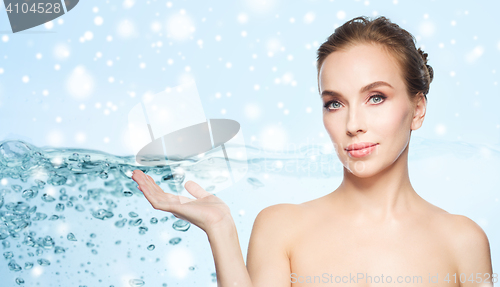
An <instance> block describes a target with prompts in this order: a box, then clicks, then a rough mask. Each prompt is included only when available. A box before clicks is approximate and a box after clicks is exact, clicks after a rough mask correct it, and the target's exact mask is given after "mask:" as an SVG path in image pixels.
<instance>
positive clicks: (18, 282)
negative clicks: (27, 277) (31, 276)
mask: <svg viewBox="0 0 500 287" xmlns="http://www.w3.org/2000/svg"><path fill="white" fill-rule="evenodd" d="M16 283H17V285H21V284H24V279H23V278H21V277H17V278H16Z"/></svg>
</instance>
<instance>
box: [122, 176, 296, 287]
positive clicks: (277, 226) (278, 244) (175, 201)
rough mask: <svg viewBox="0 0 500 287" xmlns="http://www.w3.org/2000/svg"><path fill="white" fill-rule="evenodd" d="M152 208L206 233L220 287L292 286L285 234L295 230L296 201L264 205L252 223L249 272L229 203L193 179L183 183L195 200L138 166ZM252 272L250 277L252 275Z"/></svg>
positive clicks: (286, 235)
mask: <svg viewBox="0 0 500 287" xmlns="http://www.w3.org/2000/svg"><path fill="white" fill-rule="evenodd" d="M132 179H133V180H135V181H136V182H137V183H138V184H139V187H138V188H139V190H141V191H142V193H143V194H144V196H145V197H146V199H147V200H148V201H149V202H150V203H151V205H152V206H153V208H154V209H157V210H163V211H167V212H171V213H172V214H174V215H175V216H176V217H178V218H181V219H184V220H186V221H189V222H191V223H192V224H194V225H196V226H198V227H200V228H201V229H202V230H203V231H205V233H206V234H207V236H208V240H209V242H210V247H211V249H212V254H213V257H214V262H215V270H216V273H217V281H218V282H217V286H219V287H235V286H237V287H268V286H273V287H285V286H286V287H290V284H291V282H290V261H289V259H288V255H287V254H288V253H287V238H289V237H290V236H289V234H290V232H291V230H292V226H291V224H290V222H293V221H292V220H291V219H292V215H293V212H292V211H293V208H292V205H286V204H279V205H275V206H271V207H267V208H265V209H264V210H262V211H261V212H260V213H259V214H258V215H257V218H256V220H255V223H254V227H253V230H252V235H251V238H250V244H249V250H248V271H247V268H246V267H245V262H244V261H243V255H242V252H241V248H240V244H239V241H238V233H237V230H236V226H235V224H234V220H233V218H232V216H231V213H230V210H229V207H228V206H227V205H226V204H225V203H224V202H223V201H222V200H221V199H220V198H218V197H216V196H214V195H213V194H210V193H209V192H207V191H205V190H204V189H203V188H202V187H201V186H199V185H198V184H196V183H195V182H192V181H189V182H187V183H186V184H185V188H186V190H187V191H188V192H189V193H190V194H191V195H193V196H194V197H195V198H196V199H192V198H187V197H184V196H180V195H173V194H169V193H165V192H164V191H163V190H162V189H161V188H160V187H159V186H158V185H157V184H156V183H155V181H154V180H153V178H151V177H150V176H149V175H146V174H144V173H143V172H142V171H140V170H134V174H133V175H132ZM250 277H251V278H250Z"/></svg>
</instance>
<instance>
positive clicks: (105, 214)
mask: <svg viewBox="0 0 500 287" xmlns="http://www.w3.org/2000/svg"><path fill="white" fill-rule="evenodd" d="M113 215H114V214H113V212H111V211H108V210H106V209H99V210H97V211H95V212H92V216H93V217H95V218H97V219H100V220H105V219H108V218H111V217H113Z"/></svg>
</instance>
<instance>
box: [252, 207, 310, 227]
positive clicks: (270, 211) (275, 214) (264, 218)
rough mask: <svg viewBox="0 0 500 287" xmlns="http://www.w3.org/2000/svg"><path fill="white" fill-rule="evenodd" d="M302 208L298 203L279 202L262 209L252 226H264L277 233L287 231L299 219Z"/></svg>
mask: <svg viewBox="0 0 500 287" xmlns="http://www.w3.org/2000/svg"><path fill="white" fill-rule="evenodd" d="M302 209H303V208H301V206H300V205H297V204H291V203H280V204H275V205H271V206H268V207H266V208H264V209H262V210H261V211H260V212H259V214H257V217H256V218H255V223H254V228H255V227H259V228H261V227H262V228H266V229H270V230H271V229H272V230H275V232H277V233H285V232H289V229H291V228H293V225H294V224H295V223H296V222H297V220H299V218H300V216H301V214H302Z"/></svg>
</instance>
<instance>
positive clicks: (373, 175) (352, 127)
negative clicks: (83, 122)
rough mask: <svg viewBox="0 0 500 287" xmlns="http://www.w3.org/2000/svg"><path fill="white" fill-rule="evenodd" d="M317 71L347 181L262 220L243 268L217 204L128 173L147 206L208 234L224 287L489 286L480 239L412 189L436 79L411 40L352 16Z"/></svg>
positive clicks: (464, 221) (461, 219) (463, 220)
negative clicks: (414, 147)
mask: <svg viewBox="0 0 500 287" xmlns="http://www.w3.org/2000/svg"><path fill="white" fill-rule="evenodd" d="M317 63H318V66H317V67H318V88H319V92H320V95H321V99H322V102H323V105H324V110H323V122H324V125H325V128H326V130H327V132H328V134H329V135H330V138H331V140H332V142H333V144H334V146H335V150H336V153H337V155H338V157H339V159H340V161H341V162H342V163H343V166H344V177H343V181H342V183H341V184H340V186H339V187H338V188H337V189H336V190H335V191H333V192H332V193H329V194H328V195H325V196H323V197H321V198H318V199H315V200H312V201H308V202H304V203H302V204H297V205H296V204H278V205H273V206H270V207H267V208H265V209H264V210H262V211H261V212H260V213H259V214H258V216H257V218H256V220H255V223H254V226H253V230H252V234H251V237H250V243H249V247H248V257H247V266H245V263H244V260H243V256H242V253H241V249H240V246H239V243H238V235H237V231H236V228H235V224H234V222H233V219H232V217H231V214H230V211H229V208H228V206H227V205H226V204H224V203H223V202H222V201H221V200H220V199H219V198H218V197H216V196H214V195H212V194H210V193H208V192H207V191H205V190H204V189H203V188H201V187H200V186H199V185H198V184H196V183H195V182H192V181H188V182H186V184H185V188H186V189H187V190H188V192H189V193H190V194H192V195H193V196H194V197H195V198H196V199H190V198H187V197H179V196H175V195H172V194H169V193H165V192H163V190H162V189H161V188H160V187H159V186H158V185H156V184H155V182H154V180H153V179H152V178H151V177H150V176H148V175H145V174H144V173H143V172H141V171H139V170H136V171H134V174H133V176H132V178H133V179H134V180H135V181H136V182H137V183H138V184H139V189H140V190H141V191H142V192H143V193H144V195H145V197H146V198H147V200H148V201H149V202H150V203H151V204H152V206H153V207H154V208H155V209H160V210H164V211H168V212H171V213H173V214H174V215H175V216H176V217H178V218H181V219H184V220H187V221H189V222H191V223H193V224H195V225H196V226H198V227H200V228H201V229H203V230H204V231H205V232H206V234H207V236H208V240H209V242H210V244H211V248H212V252H213V256H214V261H215V267H216V272H217V280H218V286H222V287H229V286H231V287H233V286H245V287H250V286H253V287H268V286H270V287H285V286H287V287H290V286H334V285H335V286H341V285H349V286H370V285H377V286H385V285H390V286H395V285H398V286H401V285H405V286H409V285H418V286H430V285H432V286H493V284H492V283H491V282H496V281H495V276H496V275H492V266H491V258H490V257H491V255H490V250H489V243H488V239H487V237H486V235H485V233H484V232H483V230H482V229H481V228H480V227H479V226H478V225H477V224H475V223H474V222H473V221H472V220H470V219H468V218H467V217H465V216H461V215H453V214H449V213H448V212H446V211H444V210H442V209H440V208H438V207H436V206H434V205H432V204H430V203H429V202H427V201H425V200H424V199H422V198H421V197H420V196H419V195H418V194H417V193H416V192H415V190H414V189H413V187H412V185H411V183H410V180H409V175H408V145H409V141H410V135H411V131H412V130H416V129H418V128H420V126H421V125H422V123H423V121H424V117H425V112H426V104H427V93H428V91H429V85H430V83H431V81H432V78H433V71H432V68H431V67H430V66H429V65H427V54H426V53H424V52H423V51H422V50H421V49H418V50H417V49H416V47H415V40H414V38H413V36H412V35H411V34H409V33H408V32H407V31H405V30H404V29H402V28H400V27H399V26H398V25H396V24H394V23H391V22H390V21H389V20H388V19H387V18H385V17H379V18H377V19H374V20H369V19H368V18H366V17H357V18H354V19H352V20H350V21H348V22H346V23H345V24H344V25H342V26H341V27H339V28H337V29H336V30H335V33H333V34H332V35H331V36H330V37H329V38H328V39H327V41H326V42H325V43H323V44H322V45H321V47H320V48H319V49H318V61H317ZM436 192H439V190H436ZM492 276H493V278H492ZM464 278H465V279H466V280H464ZM496 280H498V279H496Z"/></svg>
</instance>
